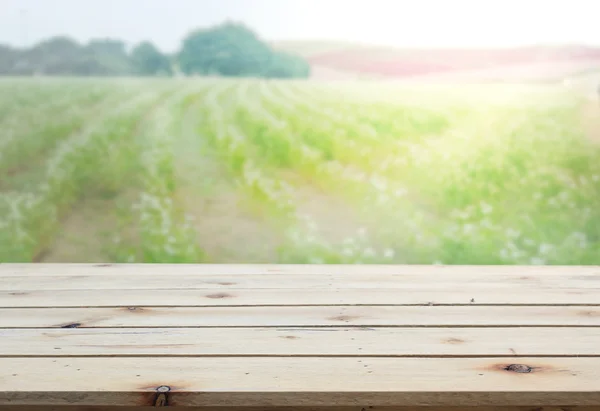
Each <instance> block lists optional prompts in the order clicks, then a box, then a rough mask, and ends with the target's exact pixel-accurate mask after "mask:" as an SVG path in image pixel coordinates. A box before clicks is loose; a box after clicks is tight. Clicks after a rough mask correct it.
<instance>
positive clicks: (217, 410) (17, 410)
mask: <svg viewBox="0 0 600 411" xmlns="http://www.w3.org/2000/svg"><path fill="white" fill-rule="evenodd" d="M151 410H156V408H155V407H151V406H129V407H117V408H115V407H102V406H68V405H65V406H60V405H59V406H40V405H36V406H28V405H20V406H11V405H7V406H0V411H151ZM185 411H600V406H598V407H594V406H589V407H586V406H583V407H581V406H578V407H570V406H565V405H561V406H555V407H540V406H533V407H532V406H522V407H519V406H508V407H503V406H483V407H477V406H474V407H451V406H449V407H418V406H417V407H373V406H369V405H364V406H361V405H354V406H348V407H185Z"/></svg>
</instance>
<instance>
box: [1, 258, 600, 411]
mask: <svg viewBox="0 0 600 411" xmlns="http://www.w3.org/2000/svg"><path fill="white" fill-rule="evenodd" d="M160 386H168V387H170V388H169V389H170V391H169V392H168V393H166V394H164V395H163V396H161V397H157V391H156V390H157V388H158V387H160ZM157 401H158V402H160V403H164V404H166V405H168V406H176V407H177V406H179V407H201V408H202V409H205V410H207V409H215V411H216V408H218V409H219V411H234V409H238V410H240V411H242V410H243V411H261V410H267V409H268V410H271V411H274V410H275V409H278V408H281V407H283V408H284V409H288V411H311V410H312V411H317V410H324V409H329V411H369V410H370V409H381V410H382V411H384V410H386V411H401V410H402V409H401V408H400V407H405V408H404V411H416V409H421V410H422V411H424V410H425V409H424V408H415V407H438V408H432V409H431V410H430V411H444V410H445V411H458V409H461V410H464V409H465V408H464V407H468V409H472V410H473V411H475V410H476V409H478V408H479V409H482V410H483V409H487V411H500V410H501V409H509V410H511V411H525V410H527V411H542V410H547V411H550V410H551V411H559V410H560V411H571V408H570V407H574V406H579V407H588V406H598V407H600V267H598V266H588V267H551V266H543V267H515V266H512V267H511V266H494V267H481V266H452V267H450V266H385V265H382V266H342V265H329V266H325V265H323V266H306V265H285V266H271V265H153V264H146V265H144V264H140V265H111V264H108V265H107V264H98V265H86V264H66V265H65V264H38V265H33V264H31V265H30V264H0V411H16V410H6V407H8V408H14V407H16V406H19V407H25V408H22V409H21V411H26V410H27V407H33V406H52V407H58V408H54V409H52V410H50V409H48V411H66V410H67V409H70V410H72V411H73V410H75V409H77V408H81V407H83V409H87V411H102V409H100V408H97V407H104V409H106V407H111V406H112V407H114V406H119V407H135V408H137V409H139V408H138V407H142V408H145V407H148V406H150V405H154V404H155V403H156V402H157ZM474 406H478V408H471V407H474ZM65 407H66V408H65ZM88 407H96V409H94V408H91V409H90V408H88ZM215 407H216V408H215ZM250 407H254V408H250ZM440 407H441V408H440ZM444 407H449V408H444ZM486 407H487V408H486ZM510 407H512V408H510ZM549 407H554V408H549ZM2 408H5V410H3V409H2ZM125 409H126V408H122V409H121V410H120V411H123V410H125ZM130 409H132V408H130ZM197 409H198V408H197ZM577 409H579V408H577ZM29 411H31V409H30V410H29ZM589 411H591V409H589Z"/></svg>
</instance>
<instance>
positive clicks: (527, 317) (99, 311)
mask: <svg viewBox="0 0 600 411" xmlns="http://www.w3.org/2000/svg"><path fill="white" fill-rule="evenodd" d="M72 324H75V325H76V326H79V327H264V326H268V327H286V326H411V327H422V326H427V327H436V326H460V327H471V326H477V327H489V326H558V327H562V326H570V327H575V326H593V327H598V326H600V307H597V306H596V307H570V306H565V307H550V306H534V307H528V306H523V307H514V306H509V307H496V306H476V307H468V306H419V307H412V306H349V307H348V306H343V307H336V306H333V307H326V306H323V307H319V306H317V307H154V308H146V307H119V308H8V309H0V328H24V327H31V328H47V327H66V326H70V325H72Z"/></svg>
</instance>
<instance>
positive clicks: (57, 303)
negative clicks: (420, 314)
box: [0, 279, 600, 308]
mask: <svg viewBox="0 0 600 411" xmlns="http://www.w3.org/2000/svg"><path fill="white" fill-rule="evenodd" d="M6 281H10V280H9V279H6ZM382 304H383V305H430V304H434V305H437V304H444V305H447V304H449V305H600V291H599V290H597V289H589V288H569V289H566V290H565V289H561V288H551V289H548V288H539V289H536V290H532V289H531V288H526V287H517V286H515V287H514V288H513V289H511V290H505V289H504V288H502V289H497V288H495V287H489V286H488V287H486V286H470V287H468V288H465V287H462V286H453V285H448V287H447V288H446V289H444V290H440V289H437V290H433V289H430V287H429V286H428V285H423V286H421V287H420V288H417V287H414V288H412V289H411V290H410V292H406V291H403V290H398V289H385V288H373V289H369V292H365V291H364V290H362V289H356V288H355V289H352V288H347V289H333V290H331V289H300V288H297V289H287V288H286V289H276V288H269V289H237V288H231V287H228V288H227V289H225V290H215V289H194V290H182V289H176V290H156V289H155V290H110V292H107V291H106V290H84V291H82V290H52V291H48V290H27V291H25V290H13V291H0V308H6V307H88V306H91V307H118V306H121V307H122V306H160V307H177V306H248V305H255V306H256V305H262V306H289V305H382Z"/></svg>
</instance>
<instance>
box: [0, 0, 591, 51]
mask: <svg viewBox="0 0 600 411" xmlns="http://www.w3.org/2000/svg"><path fill="white" fill-rule="evenodd" d="M599 3H600V2H598V0H410V1H409V0H0V43H8V44H11V45H14V46H21V45H23V44H27V45H31V44H32V43H34V42H37V41H39V40H40V39H42V38H45V37H50V36H54V35H69V36H71V37H73V38H75V39H77V40H79V41H87V40H89V39H90V38H93V37H116V38H120V39H123V40H125V41H126V42H127V43H129V44H132V43H136V42H139V41H141V40H146V39H149V40H152V41H153V42H154V43H156V44H157V45H158V46H159V47H160V48H161V49H163V50H165V51H175V50H177V48H178V46H179V43H180V41H181V39H182V38H183V37H184V36H185V34H186V33H187V32H189V31H190V30H191V29H194V28H197V27H205V26H209V25H212V24H216V23H220V22H222V21H224V20H226V19H232V20H237V21H242V22H244V23H246V24H247V25H249V26H250V27H251V28H253V29H254V30H255V31H257V32H258V33H259V35H260V36H261V37H262V38H264V39H266V40H271V41H278V40H311V39H319V40H344V41H351V42H364V43H371V44H381V45H391V46H398V47H486V46H487V47H490V46H491V47H503V46H513V45H530V44H539V43H582V44H587V45H600V20H599V18H600V15H599V14H598V12H597V10H598V9H599V8H600V4H599Z"/></svg>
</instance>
